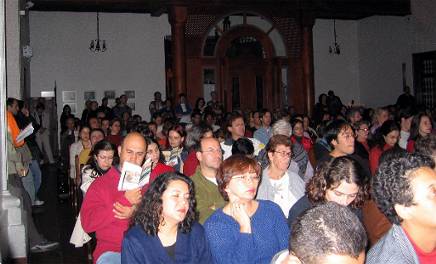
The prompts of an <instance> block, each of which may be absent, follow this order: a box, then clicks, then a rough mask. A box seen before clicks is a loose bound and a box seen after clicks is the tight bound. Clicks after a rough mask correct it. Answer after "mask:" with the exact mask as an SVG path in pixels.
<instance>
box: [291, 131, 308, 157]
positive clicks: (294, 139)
mask: <svg viewBox="0 0 436 264" xmlns="http://www.w3.org/2000/svg"><path fill="white" fill-rule="evenodd" d="M291 141H292V144H294V143H295V141H297V138H296V137H295V136H294V135H292V136H291ZM301 145H303V148H304V150H305V151H306V152H307V153H309V151H310V149H311V148H312V145H313V143H312V140H311V139H310V138H307V137H302V138H301Z"/></svg>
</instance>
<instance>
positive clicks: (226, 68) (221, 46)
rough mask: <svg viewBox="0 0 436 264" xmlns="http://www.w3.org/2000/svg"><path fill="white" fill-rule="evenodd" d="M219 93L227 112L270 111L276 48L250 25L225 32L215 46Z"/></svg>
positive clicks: (259, 31) (261, 32) (266, 37)
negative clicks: (239, 110)
mask: <svg viewBox="0 0 436 264" xmlns="http://www.w3.org/2000/svg"><path fill="white" fill-rule="evenodd" d="M215 54H216V59H217V64H218V67H217V71H218V76H219V79H218V82H217V87H216V89H217V92H218V94H219V96H220V97H221V100H222V101H223V102H224V103H225V107H226V111H232V110H237V109H242V110H248V109H250V110H254V109H261V108H264V107H268V108H271V107H272V104H273V100H272V93H271V91H272V90H273V89H272V87H274V84H273V78H272V76H273V70H272V69H273V67H272V58H273V57H274V48H273V45H272V43H271V40H270V39H269V38H268V36H267V35H266V34H265V33H264V32H263V31H261V30H259V29H258V28H256V27H254V26H251V25H241V26H237V27H234V28H232V29H231V30H229V31H228V32H225V34H223V36H222V37H221V38H220V40H219V41H218V43H217V46H216V52H215Z"/></svg>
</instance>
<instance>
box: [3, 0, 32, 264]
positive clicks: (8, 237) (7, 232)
mask: <svg viewBox="0 0 436 264" xmlns="http://www.w3.org/2000/svg"><path fill="white" fill-rule="evenodd" d="M18 2H19V1H16V0H7V1H0V137H1V138H0V169H1V174H0V177H1V181H0V184H1V186H0V187H1V191H0V206H1V207H0V252H1V256H2V258H6V257H10V258H13V259H15V262H17V263H27V261H26V241H27V239H26V232H25V226H24V224H23V222H22V221H21V219H22V210H21V206H20V200H19V199H18V198H16V197H14V196H12V195H11V194H10V192H9V191H8V190H7V179H8V171H7V151H6V149H7V148H6V144H5V142H6V133H7V128H6V113H5V112H6V98H7V95H6V62H5V61H6V55H5V50H6V49H5V46H6V35H7V34H6V31H5V3H6V10H7V13H8V18H9V15H10V16H11V20H12V23H10V24H7V25H6V28H7V29H9V30H8V31H9V32H11V31H12V32H18V33H19V30H20V27H19V23H15V22H16V21H17V20H18V15H19V13H18V12H19V10H18V4H17V3H18ZM9 13H10V14H9ZM14 21H15V22H14ZM6 22H7V23H8V22H9V20H8V19H6ZM13 36H15V37H16V35H15V34H13ZM15 37H13V39H12V40H9V39H8V40H7V42H8V43H11V41H17V43H16V44H11V45H12V47H11V52H15V55H16V56H14V59H17V61H15V62H13V64H14V65H19V61H18V59H19V35H18V39H15ZM17 47H18V53H16V52H17ZM8 54H9V48H8ZM17 55H18V56H17ZM9 58H10V57H9V55H8V59H9ZM8 65H9V64H8ZM12 71H16V72H12ZM9 72H11V73H10V75H11V78H14V79H15V78H16V76H17V75H18V76H19V74H20V68H19V67H13V70H12V69H8V85H9V77H10V76H9ZM18 80H19V78H18ZM10 85H12V86H14V85H18V86H17V87H10V86H8V88H9V90H10V91H13V92H17V91H20V86H19V82H18V83H16V80H15V81H14V82H12V83H11V84H10ZM20 95H21V94H11V96H14V97H20Z"/></svg>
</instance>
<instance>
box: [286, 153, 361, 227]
mask: <svg viewBox="0 0 436 264" xmlns="http://www.w3.org/2000/svg"><path fill="white" fill-rule="evenodd" d="M320 166H321V167H319V168H318V169H317V170H316V172H315V175H314V176H313V177H312V179H310V181H309V182H308V183H307V186H306V195H304V196H303V197H301V199H300V200H298V202H296V203H295V204H294V206H292V208H291V209H290V210H289V216H288V224H289V226H291V225H292V223H293V222H294V220H295V219H297V217H298V216H300V215H301V214H302V213H303V212H304V211H306V210H307V209H309V208H312V207H313V206H314V205H316V204H319V203H324V202H327V201H330V202H336V203H338V204H341V205H343V206H348V207H350V208H351V209H352V210H355V212H356V213H357V215H358V216H360V215H361V212H360V208H361V207H362V206H363V203H364V201H365V199H366V198H367V196H368V188H369V187H368V179H366V176H365V173H363V169H362V167H361V166H360V164H359V163H358V162H357V161H355V160H354V159H353V158H350V157H347V156H343V157H338V158H334V159H332V160H331V161H330V162H326V163H323V164H322V165H320Z"/></svg>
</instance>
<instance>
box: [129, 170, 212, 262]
mask: <svg viewBox="0 0 436 264" xmlns="http://www.w3.org/2000/svg"><path fill="white" fill-rule="evenodd" d="M121 263H125V264H140V263H141V264H147V263H149V264H155V263H199V264H203V263H213V261H212V256H211V253H210V249H209V244H208V243H207V241H206V236H205V233H204V229H203V227H202V226H201V225H200V224H199V223H198V222H197V216H196V213H195V194H194V184H193V182H192V180H191V179H190V178H188V177H186V176H185V175H183V174H180V173H176V172H167V173H165V174H162V175H161V176H159V177H158V178H157V179H156V180H155V181H154V182H152V184H151V185H150V188H149V189H148V190H147V192H146V193H145V194H144V196H143V198H142V201H141V203H140V205H139V206H138V208H137V209H136V212H135V214H134V215H133V217H132V222H131V227H130V229H129V231H128V232H127V233H126V235H125V237H124V240H123V244H122V249H121Z"/></svg>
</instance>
